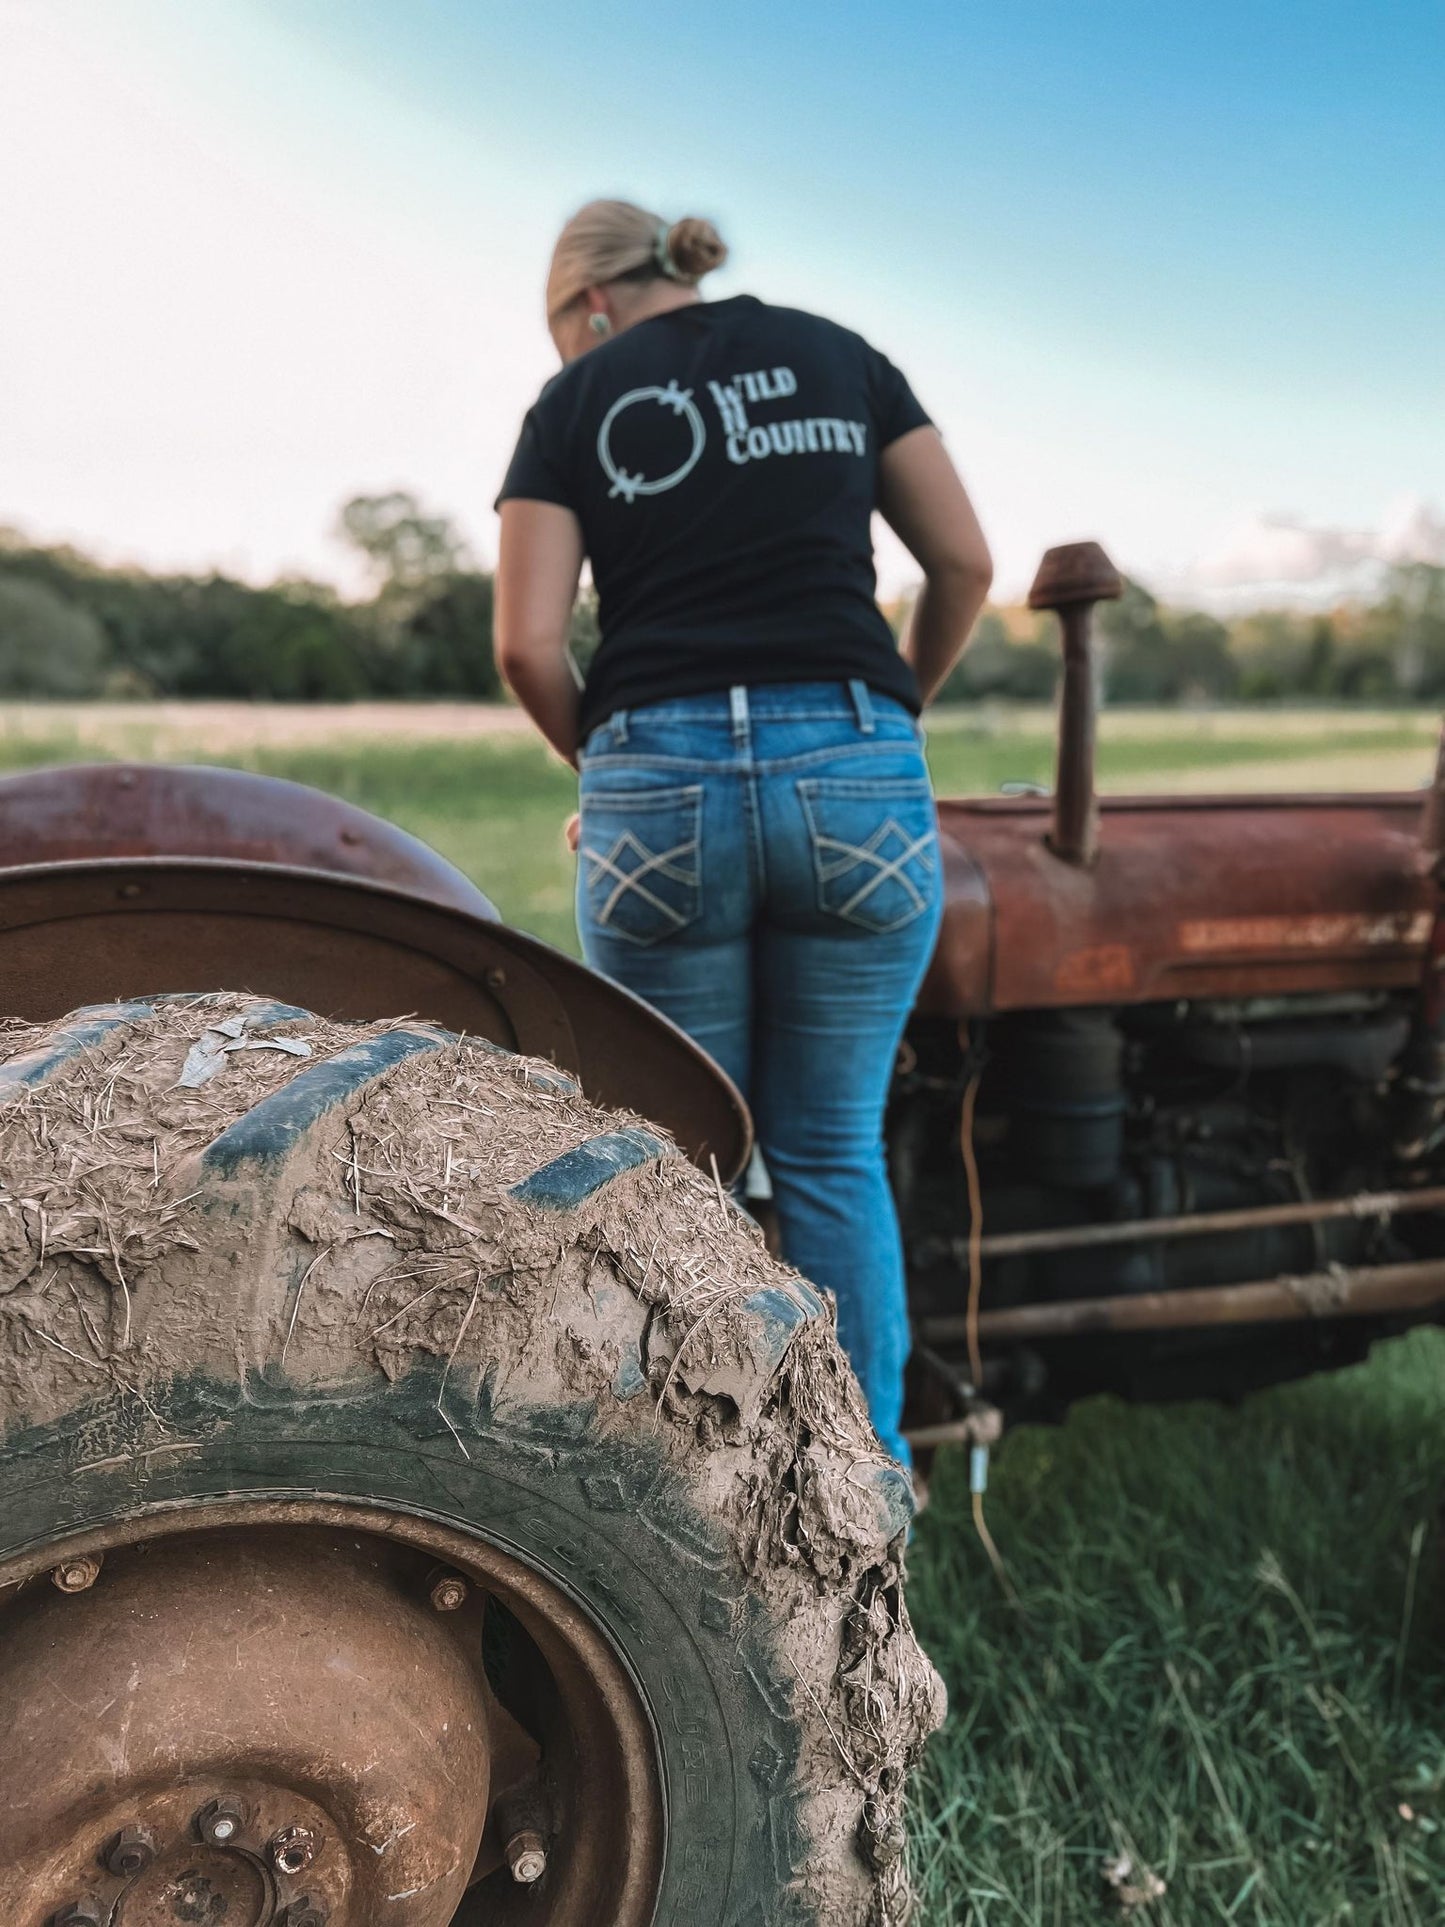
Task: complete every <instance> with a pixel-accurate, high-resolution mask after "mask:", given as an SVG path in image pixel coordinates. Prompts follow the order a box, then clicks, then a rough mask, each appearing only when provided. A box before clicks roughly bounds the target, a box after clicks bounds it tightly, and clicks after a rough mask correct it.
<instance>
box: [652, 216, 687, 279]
mask: <svg viewBox="0 0 1445 1927" xmlns="http://www.w3.org/2000/svg"><path fill="white" fill-rule="evenodd" d="M671 233H672V229H671V228H670V227H669V226H668V225H667V222H666V221H659V222H658V224H657V233H656V235H655V236H654V237H653V242H652V258H653V260H654V261H655V262H656V263H657V266H658V271H659V273H662V274H665V275H666V276H667V278H668V280H669V281H681V279H682V271H681V269H680V268H679V267H678V265H677V263H676V261H674V260H673V258H672V248H671V246H670V245H669V236H670V235H671Z"/></svg>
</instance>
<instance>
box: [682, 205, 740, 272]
mask: <svg viewBox="0 0 1445 1927" xmlns="http://www.w3.org/2000/svg"><path fill="white" fill-rule="evenodd" d="M667 251H668V254H669V255H670V256H671V258H672V262H673V266H674V267H675V268H676V269H677V272H678V275H679V277H680V278H681V279H682V280H684V281H701V279H702V277H703V276H704V275H705V274H711V273H712V271H713V269H714V268H720V267H721V266H722V264H723V262H724V261H726V260H727V258H728V251H727V246H726V244H725V243H724V241H723V238H722V236H721V235H720V234H719V233H718V231H717V229H716V228H715V227H714V226H713V224H712V222H711V221H701V220H699V219H697V217H696V216H695V215H691V214H690V215H688V216H687V218H686V219H685V220H682V221H674V222H673V224H672V226H671V227H670V228H669V229H668V231H667Z"/></svg>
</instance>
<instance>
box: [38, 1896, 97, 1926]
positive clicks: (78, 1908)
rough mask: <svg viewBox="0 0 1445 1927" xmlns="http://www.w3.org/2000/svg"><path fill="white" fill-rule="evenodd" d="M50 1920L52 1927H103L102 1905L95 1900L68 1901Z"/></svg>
mask: <svg viewBox="0 0 1445 1927" xmlns="http://www.w3.org/2000/svg"><path fill="white" fill-rule="evenodd" d="M50 1919H51V1927H101V1912H100V1905H99V1902H97V1901H94V1900H71V1901H67V1902H66V1904H65V1906H63V1907H62V1908H61V1909H60V1910H59V1912H58V1913H54V1914H52V1915H51V1916H50Z"/></svg>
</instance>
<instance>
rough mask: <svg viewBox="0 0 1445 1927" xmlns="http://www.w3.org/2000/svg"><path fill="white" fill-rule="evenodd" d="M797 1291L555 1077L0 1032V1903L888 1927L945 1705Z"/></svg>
mask: <svg viewBox="0 0 1445 1927" xmlns="http://www.w3.org/2000/svg"><path fill="white" fill-rule="evenodd" d="M910 1510H911V1502H910V1495H909V1489H908V1482H907V1480H906V1477H905V1476H904V1474H903V1473H902V1472H900V1471H899V1470H898V1468H897V1467H896V1466H894V1465H893V1464H892V1463H891V1462H890V1461H889V1460H888V1459H887V1458H885V1457H884V1456H883V1455H882V1453H881V1451H880V1449H879V1447H878V1445H877V1442H876V1440H875V1438H874V1437H873V1434H872V1433H871V1431H870V1429H869V1427H868V1424H867V1419H866V1416H865V1414H864V1411H863V1407H862V1404H861V1400H860V1397H859V1394H858V1390H857V1387H856V1384H855V1382H854V1380H853V1378H852V1375H851V1374H850V1372H849V1371H848V1369H847V1366H846V1364H845V1363H844V1361H843V1359H842V1356H841V1354H840V1353H839V1350H838V1347H837V1343H836V1340H835V1338H834V1334H833V1328H832V1318H831V1314H830V1311H829V1309H828V1307H827V1305H826V1303H825V1302H824V1301H823V1300H821V1299H820V1298H819V1297H818V1296H817V1295H816V1294H815V1293H814V1292H813V1291H812V1290H811V1289H810V1288H809V1287H808V1286H807V1285H806V1284H805V1283H804V1282H803V1280H801V1279H800V1278H799V1277H797V1275H796V1274H794V1273H792V1272H790V1271H788V1270H787V1269H786V1268H785V1267H783V1266H781V1265H779V1264H777V1263H776V1262H774V1261H773V1260H772V1259H771V1258H770V1257H769V1256H768V1254H767V1252H766V1250H765V1249H764V1246H763V1244H762V1241H761V1239H760V1237H759V1236H758V1234H757V1232H756V1229H755V1228H754V1227H753V1225H752V1224H751V1222H750V1221H749V1220H748V1219H746V1218H745V1217H744V1216H743V1215H742V1214H741V1213H740V1212H738V1211H737V1210H736V1209H735V1207H734V1206H733V1205H732V1204H731V1202H730V1201H729V1200H728V1199H727V1198H726V1196H725V1195H724V1193H723V1191H722V1189H721V1187H720V1185H719V1184H718V1183H717V1182H716V1181H715V1175H706V1174H704V1173H703V1172H701V1171H699V1170H698V1169H697V1168H695V1167H694V1166H693V1165H692V1164H690V1163H688V1162H687V1161H686V1160H685V1159H684V1158H683V1157H682V1156H681V1155H680V1153H678V1152H677V1151H676V1149H675V1148H674V1147H673V1146H672V1145H671V1144H670V1143H668V1142H666V1141H665V1140H663V1139H662V1138H661V1137H659V1136H658V1135H657V1134H656V1132H655V1131H654V1130H652V1129H651V1128H650V1127H648V1126H646V1125H644V1124H642V1123H641V1122H640V1121H639V1120H637V1119H635V1118H628V1117H623V1116H619V1115H618V1114H617V1113H615V1112H605V1111H601V1110H599V1109H597V1108H596V1107H595V1106H594V1105H592V1104H591V1103H589V1102H588V1101H587V1100H586V1099H585V1098H584V1097H583V1096H582V1095H581V1094H580V1093H579V1091H578V1090H577V1088H576V1086H575V1085H574V1084H573V1083H572V1082H571V1081H570V1080H569V1079H568V1078H566V1077H564V1076H563V1075H562V1074H561V1073H559V1072H558V1071H556V1070H555V1068H553V1067H552V1066H550V1065H547V1064H544V1063H541V1062H539V1061H537V1060H534V1059H527V1058H522V1057H517V1056H514V1055H511V1054H510V1053H507V1052H504V1051H501V1050H499V1049H497V1048H496V1047H495V1046H492V1045H488V1044H485V1043H481V1042H478V1041H476V1040H469V1039H463V1038H458V1037H456V1036H453V1035H450V1034H448V1033H445V1032H442V1031H439V1030H436V1029H433V1028H431V1027H429V1026H426V1025H422V1024H418V1023H409V1022H408V1023H397V1024H392V1025H380V1024H370V1025H339V1024H334V1023H330V1022H327V1021H325V1020H323V1019H320V1018H317V1017H314V1016H312V1015H310V1014H309V1013H307V1012H304V1011H300V1010H297V1009H295V1008H293V1007H290V1006H286V1005H277V1004H273V1003H265V1002H262V1001H260V1000H258V999H254V998H247V997H242V996H231V995H219V996H207V997H189V998H170V999H156V1000H155V1001H154V1002H153V1003H133V1004H127V1005H115V1006H103V1007H98V1008H93V1009H89V1010H86V1011H83V1012H79V1013H77V1014H76V1015H75V1016H73V1017H71V1018H69V1019H67V1020H65V1021H64V1022H62V1023H60V1024H56V1025H51V1026H47V1027H44V1028H42V1029H36V1028H29V1027H23V1026H20V1025H10V1026H8V1027H6V1028H5V1029H4V1030H3V1031H0V1732H3V1733H4V1734H5V1736H6V1743H5V1746H4V1748H3V1758H0V1813H3V1814H4V1815H5V1825H4V1827H3V1829H0V1892H3V1894H4V1896H5V1907H4V1914H5V1919H6V1921H7V1922H8V1923H11V1927H50V1924H51V1923H65V1924H66V1927H173V1923H177V1922H195V1923H200V1927H373V1924H375V1927H381V1924H382V1923H386V1927H448V1924H450V1927H483V1923H487V1924H489V1927H491V1924H495V1927H507V1923H512V1922H517V1923H528V1924H529V1927H649V1923H652V1922H657V1923H668V1924H669V1927H772V1924H773V1923H779V1922H796V1923H800V1924H801V1923H814V1924H816V1927H825V1924H826V1927H865V1923H866V1927H886V1924H888V1923H893V1922H896V1921H900V1920H902V1919H903V1918H904V1917H905V1916H906V1913H907V1905H908V1881H907V1876H906V1871H905V1867H906V1856H905V1853H904V1831H903V1824H902V1808H903V1793H904V1779H905V1776H906V1773H907V1770H908V1768H909V1766H910V1765H911V1763H912V1762H913V1760H914V1759H915V1758H916V1756H917V1754H918V1752H919V1749H920V1748H921V1745H922V1742H923V1740H924V1739H925V1738H926V1736H927V1734H928V1733H929V1732H930V1731H931V1730H932V1729H933V1727H935V1726H936V1725H937V1723H938V1721H939V1719H940V1717H941V1714H942V1692H941V1687H940V1685H939V1683H938V1680H937V1678H936V1676H935V1674H934V1673H933V1671H932V1669H931V1668H930V1666H929V1665H928V1663H927V1661H926V1659H925V1658H924V1657H923V1655H922V1653H921V1651H920V1649H919V1647H918V1645H917V1644H916V1642H915V1639H914V1637H913V1633H912V1630H911V1627H910V1625H909V1622H908V1617H907V1613H906V1611H905V1608H904V1604H903V1599H902V1590H901V1588H902V1555H903V1546H904V1540H905V1536H906V1528H907V1524H908V1520H909V1516H910Z"/></svg>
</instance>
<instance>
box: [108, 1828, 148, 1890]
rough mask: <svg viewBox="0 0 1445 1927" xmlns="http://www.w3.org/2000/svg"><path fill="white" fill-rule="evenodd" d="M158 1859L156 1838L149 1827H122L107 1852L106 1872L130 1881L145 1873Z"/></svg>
mask: <svg viewBox="0 0 1445 1927" xmlns="http://www.w3.org/2000/svg"><path fill="white" fill-rule="evenodd" d="M155 1857H156V1838H155V1835H154V1834H153V1833H152V1832H151V1831H150V1829H149V1827H122V1828H121V1830H120V1832H119V1833H118V1834H117V1835H116V1836H115V1838H114V1839H113V1840H112V1841H111V1843H110V1845H109V1846H108V1847H107V1848H106V1850H105V1865H106V1871H107V1872H109V1873H114V1874H120V1875H121V1877H122V1878H123V1879H126V1880H129V1879H131V1878H133V1877H134V1875H136V1874H138V1873H144V1872H145V1870H146V1868H147V1867H148V1866H149V1865H150V1863H151V1862H152V1860H154V1859H155Z"/></svg>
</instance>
